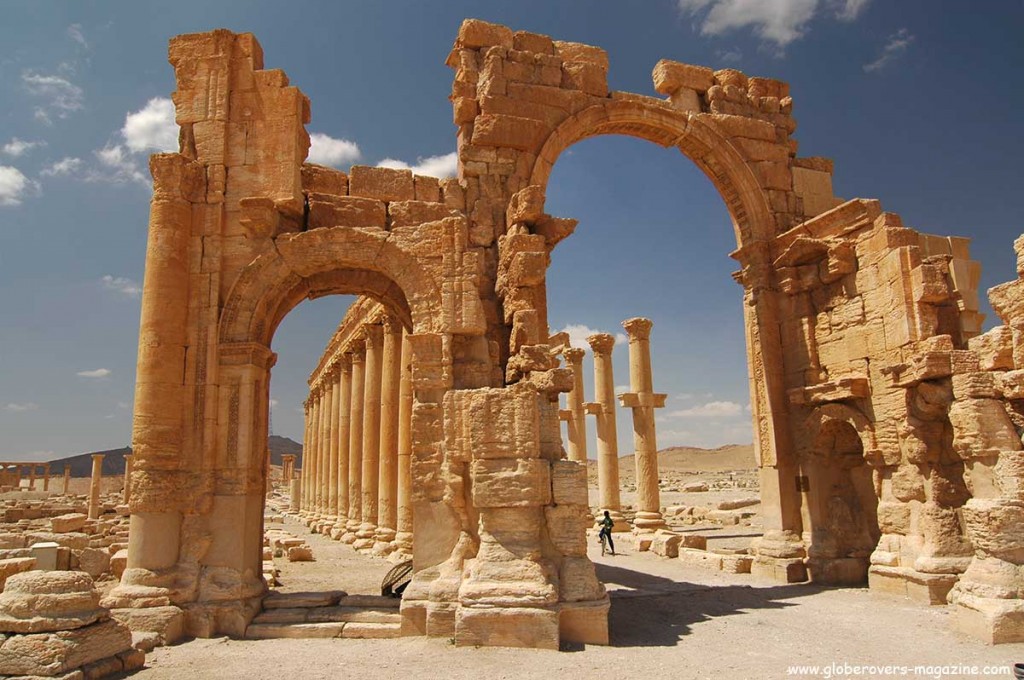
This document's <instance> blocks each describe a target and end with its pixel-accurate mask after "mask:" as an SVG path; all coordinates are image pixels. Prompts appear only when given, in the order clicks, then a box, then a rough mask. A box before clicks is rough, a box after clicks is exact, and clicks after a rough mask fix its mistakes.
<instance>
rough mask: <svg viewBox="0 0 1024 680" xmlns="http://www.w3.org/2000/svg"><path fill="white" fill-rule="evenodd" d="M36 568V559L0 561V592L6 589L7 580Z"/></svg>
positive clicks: (18, 558)
mask: <svg viewBox="0 0 1024 680" xmlns="http://www.w3.org/2000/svg"><path fill="white" fill-rule="evenodd" d="M35 568H36V558H34V557H15V558H12V559H6V560H0V590H3V589H4V586H5V585H6V583H7V579H8V578H10V577H11V576H14V575H15V574H20V573H22V572H25V571H29V570H31V569H35Z"/></svg>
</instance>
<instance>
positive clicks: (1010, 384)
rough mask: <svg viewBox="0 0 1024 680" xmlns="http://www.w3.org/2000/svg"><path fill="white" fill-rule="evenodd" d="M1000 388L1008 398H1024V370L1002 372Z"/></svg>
mask: <svg viewBox="0 0 1024 680" xmlns="http://www.w3.org/2000/svg"><path fill="white" fill-rule="evenodd" d="M978 337H981V336H978ZM999 389H1000V391H1001V392H1002V393H1003V396H1005V397H1006V398H1007V399H1024V370H1020V371H1006V372H1004V373H1002V374H1000V375H999Z"/></svg>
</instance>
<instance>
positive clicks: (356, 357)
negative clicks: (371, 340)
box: [346, 333, 366, 364]
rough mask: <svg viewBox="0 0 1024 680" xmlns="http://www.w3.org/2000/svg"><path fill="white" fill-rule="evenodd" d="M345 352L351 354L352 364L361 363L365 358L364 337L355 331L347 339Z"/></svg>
mask: <svg viewBox="0 0 1024 680" xmlns="http://www.w3.org/2000/svg"><path fill="white" fill-rule="evenodd" d="M346 353H347V354H350V355H352V363H353V364H361V363H363V361H364V360H365V359H366V339H365V338H364V337H363V335H362V333H357V334H356V335H354V336H353V337H352V339H351V340H349V341H348V347H347V348H346Z"/></svg>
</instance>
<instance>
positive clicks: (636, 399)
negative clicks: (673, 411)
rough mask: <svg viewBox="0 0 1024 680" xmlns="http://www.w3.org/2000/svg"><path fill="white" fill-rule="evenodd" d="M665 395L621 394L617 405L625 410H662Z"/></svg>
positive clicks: (646, 393) (650, 393)
mask: <svg viewBox="0 0 1024 680" xmlns="http://www.w3.org/2000/svg"><path fill="white" fill-rule="evenodd" d="M667 398H668V395H667V394H658V393H656V392H623V393H622V394H620V395H619V404H621V405H622V406H625V407H626V408H664V407H665V399H667Z"/></svg>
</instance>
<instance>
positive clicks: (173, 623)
mask: <svg viewBox="0 0 1024 680" xmlns="http://www.w3.org/2000/svg"><path fill="white" fill-rule="evenodd" d="M110 615H111V617H113V618H114V619H117V620H118V621H120V622H121V623H123V624H124V625H125V626H127V627H128V629H129V630H131V631H132V632H133V633H153V634H155V635H156V636H157V637H158V641H159V644H162V645H173V644H174V643H176V642H178V641H179V640H181V639H182V638H183V637H184V636H185V612H184V611H182V610H181V609H179V608H178V607H174V606H167V607H140V608H132V609H112V610H111V611H110Z"/></svg>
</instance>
